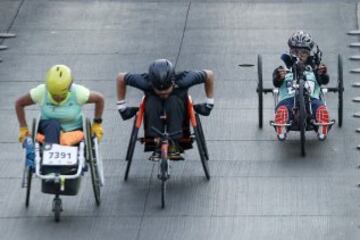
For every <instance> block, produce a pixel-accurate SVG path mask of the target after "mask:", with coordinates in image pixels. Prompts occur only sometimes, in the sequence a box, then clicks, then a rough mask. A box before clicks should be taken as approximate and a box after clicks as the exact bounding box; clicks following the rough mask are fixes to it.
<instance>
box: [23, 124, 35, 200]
mask: <svg viewBox="0 0 360 240" xmlns="http://www.w3.org/2000/svg"><path fill="white" fill-rule="evenodd" d="M35 134H36V119H35V118H33V120H32V126H31V138H32V141H33V142H34V143H35V137H36V136H35ZM32 175H33V170H32V169H31V168H28V170H27V179H26V183H27V185H26V199H25V207H29V204H30V193H31V182H32Z"/></svg>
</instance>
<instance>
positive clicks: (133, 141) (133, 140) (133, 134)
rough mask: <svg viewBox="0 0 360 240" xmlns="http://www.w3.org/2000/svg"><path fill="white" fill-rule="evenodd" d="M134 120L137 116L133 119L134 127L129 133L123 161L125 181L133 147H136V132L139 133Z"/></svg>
mask: <svg viewBox="0 0 360 240" xmlns="http://www.w3.org/2000/svg"><path fill="white" fill-rule="evenodd" d="M136 119H137V116H136V117H135V120H134V125H133V128H132V131H131V135H130V140H129V145H128V149H127V152H126V158H125V160H126V162H127V164H126V170H125V176H124V180H125V181H127V179H128V177H129V172H130V167H131V163H132V159H133V155H134V150H135V145H136V141H137V136H138V132H139V129H138V128H137V127H136V125H135V123H136Z"/></svg>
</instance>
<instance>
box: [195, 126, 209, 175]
mask: <svg viewBox="0 0 360 240" xmlns="http://www.w3.org/2000/svg"><path fill="white" fill-rule="evenodd" d="M194 133H195V140H196V144H197V147H198V150H199V155H200V160H201V164H202V167H203V169H204V173H205V177H206V179H207V180H210V171H209V165H208V161H207V160H206V156H205V151H204V149H203V146H202V143H201V135H200V130H199V126H197V127H195V128H194Z"/></svg>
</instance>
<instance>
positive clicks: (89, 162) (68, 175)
mask: <svg viewBox="0 0 360 240" xmlns="http://www.w3.org/2000/svg"><path fill="white" fill-rule="evenodd" d="M31 133H32V134H31V138H32V141H33V143H34V148H35V149H34V150H35V161H34V167H31V166H27V165H26V164H25V168H24V174H23V180H22V187H23V188H26V199H25V207H26V208H28V207H29V204H30V193H31V185H32V178H33V175H35V176H36V177H37V178H39V179H41V191H42V192H43V193H46V194H54V195H55V197H54V199H53V203H52V211H53V212H54V219H55V221H56V222H59V221H60V214H61V212H62V211H63V207H62V200H61V198H60V196H61V195H67V196H74V195H77V194H78V192H79V189H80V183H81V177H82V176H83V175H84V172H86V171H88V169H89V168H90V173H91V181H92V188H93V192H94V197H95V203H96V205H97V206H99V205H100V203H101V187H102V186H103V185H104V173H103V163H102V158H101V155H100V150H99V142H98V139H97V138H96V137H95V136H93V135H92V134H91V122H90V120H89V119H88V118H86V119H85V118H84V117H83V133H84V139H83V140H81V141H80V142H79V143H78V144H76V145H75V146H62V145H59V144H47V143H41V142H39V141H38V140H37V134H38V122H37V120H36V119H35V118H34V119H33V122H32V129H31Z"/></svg>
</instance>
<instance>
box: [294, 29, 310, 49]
mask: <svg viewBox="0 0 360 240" xmlns="http://www.w3.org/2000/svg"><path fill="white" fill-rule="evenodd" d="M288 45H289V47H290V48H304V49H307V50H309V51H311V49H312V48H313V47H314V41H313V40H312V38H311V35H310V34H309V33H307V32H304V31H298V32H295V33H293V34H292V35H291V36H290V38H289V40H288Z"/></svg>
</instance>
